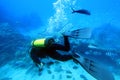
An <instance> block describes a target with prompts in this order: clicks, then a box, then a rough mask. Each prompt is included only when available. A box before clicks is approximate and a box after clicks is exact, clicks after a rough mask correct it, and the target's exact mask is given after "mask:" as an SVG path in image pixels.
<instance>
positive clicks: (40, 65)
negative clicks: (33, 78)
mask: <svg viewBox="0 0 120 80" xmlns="http://www.w3.org/2000/svg"><path fill="white" fill-rule="evenodd" d="M36 65H37V67H38V68H39V71H42V70H43V63H42V62H41V63H40V64H36Z"/></svg>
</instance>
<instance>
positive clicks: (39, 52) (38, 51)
mask: <svg viewBox="0 0 120 80" xmlns="http://www.w3.org/2000/svg"><path fill="white" fill-rule="evenodd" d="M56 50H62V51H69V50H70V44H69V40H68V37H67V36H64V45H61V44H56V43H53V44H52V45H51V46H50V47H46V48H32V49H31V53H30V56H31V58H32V60H33V62H35V63H36V64H40V62H41V61H40V59H42V58H45V57H47V56H49V57H51V58H53V59H56V60H60V61H67V60H70V59H72V55H61V54H59V53H58V52H57V51H56ZM39 58H40V59H39Z"/></svg>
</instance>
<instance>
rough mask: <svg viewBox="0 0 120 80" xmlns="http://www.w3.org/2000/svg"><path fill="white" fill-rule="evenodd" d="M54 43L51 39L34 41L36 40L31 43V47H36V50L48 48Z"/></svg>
mask: <svg viewBox="0 0 120 80" xmlns="http://www.w3.org/2000/svg"><path fill="white" fill-rule="evenodd" d="M54 42H55V41H54V39H53V38H43V39H36V40H34V41H32V46H33V47H36V48H40V47H43V48H44V47H50V46H51V45H52V44H53V43H54Z"/></svg>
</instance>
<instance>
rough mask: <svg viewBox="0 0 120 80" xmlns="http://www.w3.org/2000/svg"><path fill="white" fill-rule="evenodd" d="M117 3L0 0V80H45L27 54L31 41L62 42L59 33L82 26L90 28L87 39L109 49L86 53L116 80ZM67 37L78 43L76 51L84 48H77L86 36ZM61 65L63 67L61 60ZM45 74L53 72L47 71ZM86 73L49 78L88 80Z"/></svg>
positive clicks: (119, 68) (119, 57)
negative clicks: (50, 37)
mask: <svg viewBox="0 0 120 80" xmlns="http://www.w3.org/2000/svg"><path fill="white" fill-rule="evenodd" d="M119 5H120V0H0V48H1V49H0V56H1V58H0V74H2V75H1V76H0V80H17V79H18V80H38V78H39V80H41V78H42V80H48V79H46V78H45V77H44V76H43V77H42V75H41V74H42V73H39V76H38V71H37V70H36V68H35V66H34V64H33V63H32V60H31V59H30V57H29V49H30V44H31V41H32V40H34V39H37V38H41V37H42V38H43V37H47V36H54V37H55V38H57V39H56V41H58V42H61V41H60V40H61V36H60V33H61V32H64V31H71V30H74V29H80V28H84V27H89V28H91V29H92V32H91V36H90V40H89V41H88V42H90V43H91V44H94V45H96V46H98V47H99V48H100V49H104V50H107V51H108V52H107V53H99V52H98V53H97V52H93V53H88V56H90V57H91V56H93V57H94V58H95V59H97V60H98V61H99V62H100V63H103V64H105V65H104V66H107V67H108V70H110V71H111V73H112V74H113V75H114V78H115V80H119V77H120V76H119V74H120V42H119V41H120V36H119V34H120V23H119V21H120V10H119ZM71 8H74V9H75V10H78V9H86V10H88V11H90V13H91V15H90V16H88V15H84V14H78V13H75V14H72V10H71ZM59 38H60V39H59ZM70 40H71V45H72V46H75V47H76V46H77V47H76V51H78V52H79V49H84V48H80V47H79V44H80V43H79V42H80V41H83V42H84V41H86V40H85V39H70ZM61 43H62V42H61ZM109 50H114V51H115V52H114V53H113V52H110V51H109ZM70 63H71V61H70V62H65V65H66V64H68V65H70ZM56 64H57V63H55V65H54V67H55V69H56ZM62 64H63V66H64V63H62ZM74 64H75V63H74ZM79 67H80V66H79ZM50 69H51V68H50ZM70 69H71V68H70ZM56 70H58V71H56V72H60V71H62V70H63V72H64V71H65V70H66V69H65V70H64V69H61V67H59V69H56ZM20 71H22V72H21V73H20V75H21V76H22V77H21V76H18V74H19V72H20ZM77 71H78V72H79V70H77ZM77 71H73V72H72V70H71V72H72V74H77ZM81 71H82V70H81ZM48 73H49V74H52V72H51V71H50V70H48ZM53 73H54V72H53ZM22 74H23V75H22ZM43 74H45V72H43ZM70 74H71V73H70ZM88 74H89V73H87V72H86V73H84V74H82V73H80V74H79V78H78V77H77V76H75V75H71V76H74V78H72V77H71V76H69V75H67V78H65V79H64V78H63V77H64V76H63V75H62V74H61V75H60V76H59V78H55V77H56V76H55V75H51V77H52V80H53V79H54V78H55V79H54V80H67V79H71V80H78V79H80V80H81V79H82V80H91V78H90V77H89V76H87V75H88ZM46 75H47V74H46ZM56 75H57V73H56ZM23 76H24V77H23ZM25 76H27V77H25ZM40 76H41V77H40ZM48 77H50V76H48ZM75 77H76V78H77V79H76V78H75ZM92 79H93V78H92Z"/></svg>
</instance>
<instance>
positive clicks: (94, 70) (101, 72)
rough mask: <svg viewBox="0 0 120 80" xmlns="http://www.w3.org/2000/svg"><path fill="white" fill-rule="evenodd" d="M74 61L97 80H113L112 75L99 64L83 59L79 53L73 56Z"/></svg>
mask: <svg viewBox="0 0 120 80" xmlns="http://www.w3.org/2000/svg"><path fill="white" fill-rule="evenodd" d="M73 58H74V60H76V61H77V62H78V63H79V64H80V65H81V66H82V67H83V68H84V69H85V70H86V71H87V72H88V73H89V74H91V75H92V76H93V77H94V78H96V79H97V80H115V79H114V76H113V75H112V73H111V72H110V71H109V70H107V69H106V68H105V67H104V66H102V65H101V64H100V63H99V62H97V61H95V60H92V59H89V58H87V57H84V56H83V55H80V54H79V53H74V54H73Z"/></svg>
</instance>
